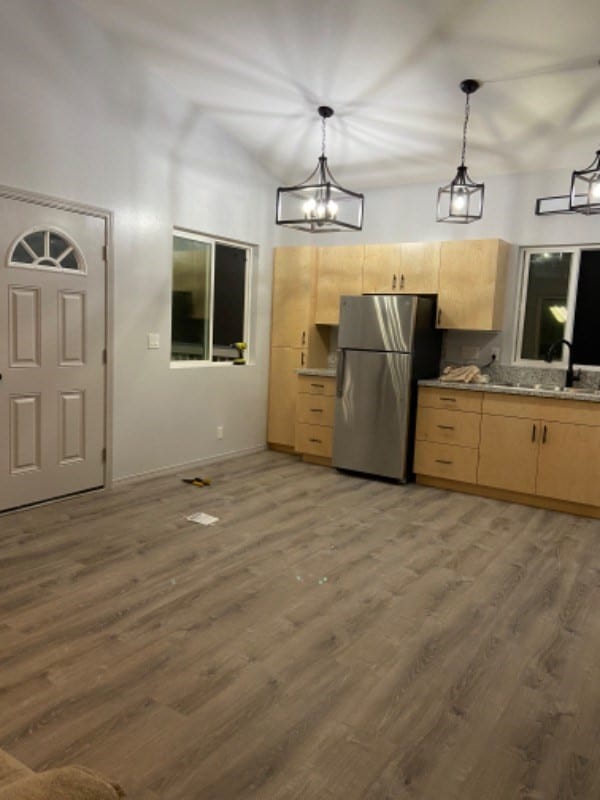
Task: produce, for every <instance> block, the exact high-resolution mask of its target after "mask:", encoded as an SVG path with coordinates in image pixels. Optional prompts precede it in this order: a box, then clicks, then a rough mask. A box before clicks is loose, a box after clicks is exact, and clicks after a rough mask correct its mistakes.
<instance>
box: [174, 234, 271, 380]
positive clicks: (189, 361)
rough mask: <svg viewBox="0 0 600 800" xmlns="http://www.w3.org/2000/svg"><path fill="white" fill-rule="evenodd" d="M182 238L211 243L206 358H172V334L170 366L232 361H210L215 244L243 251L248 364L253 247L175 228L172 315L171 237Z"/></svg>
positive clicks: (219, 364)
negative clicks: (244, 258) (244, 257)
mask: <svg viewBox="0 0 600 800" xmlns="http://www.w3.org/2000/svg"><path fill="white" fill-rule="evenodd" d="M176 236H177V237H179V238H182V239H189V240H191V241H194V242H202V243H203V244H208V245H210V300H209V331H208V350H209V352H208V356H209V357H208V358H202V359H200V358H193V359H192V358H190V359H182V360H173V358H172V347H173V340H172V336H171V337H170V338H169V362H170V367H171V368H172V369H188V368H197V367H230V366H232V363H231V361H213V360H212V356H213V325H214V310H215V309H214V302H215V252H216V246H217V245H218V244H222V245H225V246H226V247H237V248H238V249H239V250H245V251H246V270H245V281H244V339H243V341H244V342H245V343H246V351H245V356H244V357H245V358H246V363H247V364H250V363H252V361H251V355H250V352H251V349H252V348H251V342H250V319H251V313H252V310H251V292H250V287H251V285H252V283H251V275H252V272H253V266H254V251H255V249H256V248H255V246H254V245H251V244H248V243H247V242H238V241H235V240H233V239H223V238H220V237H216V236H209V235H207V234H204V233H199V232H197V231H192V230H190V229H189V228H178V227H174V228H173V230H172V232H171V315H172V314H173V262H172V254H173V239H174V238H175V237H176Z"/></svg>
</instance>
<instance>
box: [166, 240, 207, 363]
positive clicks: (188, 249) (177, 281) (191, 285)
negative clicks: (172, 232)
mask: <svg viewBox="0 0 600 800" xmlns="http://www.w3.org/2000/svg"><path fill="white" fill-rule="evenodd" d="M210 278H211V245H210V243H208V242H203V241H198V240H195V239H188V238H184V237H182V236H174V237H173V299H172V318H171V358H172V359H173V360H174V361H183V360H205V359H206V358H207V357H208V355H207V354H208V343H209V341H210Z"/></svg>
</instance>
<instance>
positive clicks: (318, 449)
mask: <svg viewBox="0 0 600 800" xmlns="http://www.w3.org/2000/svg"><path fill="white" fill-rule="evenodd" d="M334 409H335V378H330V377H320V376H311V375H300V376H298V400H297V404H296V431H295V442H296V450H297V451H298V452H299V453H302V454H303V455H305V456H309V457H313V458H314V457H317V458H319V459H325V460H329V459H331V455H332V445H333V415H334Z"/></svg>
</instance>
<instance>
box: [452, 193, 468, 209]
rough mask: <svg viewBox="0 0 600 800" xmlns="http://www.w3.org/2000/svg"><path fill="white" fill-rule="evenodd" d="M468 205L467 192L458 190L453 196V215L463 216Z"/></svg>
mask: <svg viewBox="0 0 600 800" xmlns="http://www.w3.org/2000/svg"><path fill="white" fill-rule="evenodd" d="M466 205H467V198H466V195H465V192H463V191H461V190H460V189H458V190H457V191H456V192H454V194H453V195H452V209H451V211H452V213H453V214H461V213H462V212H463V211H464V210H465V208H466Z"/></svg>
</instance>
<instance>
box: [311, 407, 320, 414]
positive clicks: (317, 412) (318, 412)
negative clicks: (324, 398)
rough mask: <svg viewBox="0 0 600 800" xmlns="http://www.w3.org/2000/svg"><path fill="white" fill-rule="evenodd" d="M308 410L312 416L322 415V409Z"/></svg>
mask: <svg viewBox="0 0 600 800" xmlns="http://www.w3.org/2000/svg"><path fill="white" fill-rule="evenodd" d="M310 410H311V411H312V413H313V414H322V413H323V409H322V408H311V409H310Z"/></svg>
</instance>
